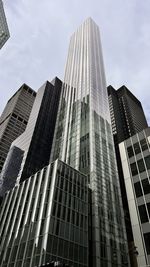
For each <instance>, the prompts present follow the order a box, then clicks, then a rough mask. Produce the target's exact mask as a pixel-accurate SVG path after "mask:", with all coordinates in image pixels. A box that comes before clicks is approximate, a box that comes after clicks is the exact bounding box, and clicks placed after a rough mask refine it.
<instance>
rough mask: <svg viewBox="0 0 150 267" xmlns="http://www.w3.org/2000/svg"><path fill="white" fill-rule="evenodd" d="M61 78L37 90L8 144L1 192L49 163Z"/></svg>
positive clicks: (46, 83)
mask: <svg viewBox="0 0 150 267" xmlns="http://www.w3.org/2000/svg"><path fill="white" fill-rule="evenodd" d="M61 87H62V82H61V81H60V80H59V79H58V78H55V79H53V81H52V82H51V83H50V82H48V81H47V82H45V83H44V84H43V85H42V86H41V87H40V88H39V90H38V92H37V95H36V98H35V102H34V105H33V109H32V111H31V116H30V118H29V121H28V124H27V127H26V130H25V131H24V133H23V134H22V135H20V136H19V137H18V138H17V139H16V140H15V141H14V142H13V143H12V145H11V148H10V150H9V153H8V156H7V159H6V162H5V165H4V167H3V170H2V173H1V184H2V186H1V194H2V195H4V193H5V192H6V191H7V190H10V189H11V188H13V187H14V186H15V184H16V180H17V182H20V181H24V180H25V179H27V178H29V177H30V176H31V175H32V174H34V173H36V172H37V171H38V170H40V169H42V168H43V167H45V166H47V165H48V164H49V158H50V152H51V146H52V141H53V134H54V129H55V122H56V116H57V110H58V104H59V99H60V93H61Z"/></svg>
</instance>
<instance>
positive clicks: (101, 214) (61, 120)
mask: <svg viewBox="0 0 150 267" xmlns="http://www.w3.org/2000/svg"><path fill="white" fill-rule="evenodd" d="M56 158H60V159H61V160H62V161H64V162H66V163H67V164H70V165H71V166H72V167H74V168H75V169H77V170H80V171H81V172H83V173H85V174H87V175H88V177H89V187H90V194H91V195H90V197H89V199H90V205H89V206H90V208H91V209H90V216H89V266H90V267H100V266H105V267H106V266H109V267H110V266H115V267H117V266H129V265H128V253H127V242H126V234H125V226H124V217H123V210H122V202H121V196H120V188H119V180H118V173H117V166H116V159H115V151H114V145H113V137H112V132H111V126H110V117H109V107H108V97H107V89H106V81H105V73H104V64H103V57H102V49H101V42H100V33H99V28H98V26H97V25H96V24H95V22H94V21H93V20H92V19H91V18H88V19H87V20H86V21H85V22H84V23H83V24H82V25H81V26H80V27H79V28H78V30H77V31H76V32H75V33H74V34H73V35H72V37H71V40H70V46H69V52H68V58H67V64H66V69H65V77H64V84H63V90H62V95H61V101H60V106H59V113H58V118H57V124H56V132H55V137H54V142H53V149H52V156H51V160H55V159H56Z"/></svg>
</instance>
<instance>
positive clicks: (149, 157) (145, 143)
mask: <svg viewBox="0 0 150 267" xmlns="http://www.w3.org/2000/svg"><path fill="white" fill-rule="evenodd" d="M119 149H120V156H121V162H122V167H123V174H124V179H125V187H126V193H127V200H128V205H129V212H130V218H131V224H132V230H133V237H134V243H135V245H136V247H137V251H138V257H137V261H138V266H150V128H146V129H145V130H143V131H141V132H139V133H137V134H135V135H134V136H132V137H130V138H129V139H127V140H125V141H124V142H122V143H120V144H119Z"/></svg>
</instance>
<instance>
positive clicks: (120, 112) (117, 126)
mask: <svg viewBox="0 0 150 267" xmlns="http://www.w3.org/2000/svg"><path fill="white" fill-rule="evenodd" d="M107 90H108V99H109V108H110V116H111V124H112V131H113V135H114V136H115V139H116V141H115V142H116V143H120V142H122V141H124V140H125V139H127V138H129V137H130V136H132V135H134V134H136V133H138V132H140V131H142V130H143V129H145V128H146V127H148V125H147V121H146V118H145V114H144V111H143V108H142V105H141V102H140V101H139V100H138V99H137V98H136V97H135V96H134V95H133V94H132V93H131V92H130V91H129V90H128V88H127V87H126V86H125V85H123V86H122V87H120V88H119V89H118V90H115V89H114V88H113V87H112V86H111V85H110V86H108V88H107Z"/></svg>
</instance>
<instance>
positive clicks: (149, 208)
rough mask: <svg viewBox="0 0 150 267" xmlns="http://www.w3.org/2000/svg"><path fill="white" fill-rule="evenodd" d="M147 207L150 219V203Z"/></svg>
mask: <svg viewBox="0 0 150 267" xmlns="http://www.w3.org/2000/svg"><path fill="white" fill-rule="evenodd" d="M146 206H147V209H148V214H149V217H150V202H149V203H147V204H146Z"/></svg>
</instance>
